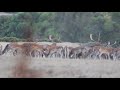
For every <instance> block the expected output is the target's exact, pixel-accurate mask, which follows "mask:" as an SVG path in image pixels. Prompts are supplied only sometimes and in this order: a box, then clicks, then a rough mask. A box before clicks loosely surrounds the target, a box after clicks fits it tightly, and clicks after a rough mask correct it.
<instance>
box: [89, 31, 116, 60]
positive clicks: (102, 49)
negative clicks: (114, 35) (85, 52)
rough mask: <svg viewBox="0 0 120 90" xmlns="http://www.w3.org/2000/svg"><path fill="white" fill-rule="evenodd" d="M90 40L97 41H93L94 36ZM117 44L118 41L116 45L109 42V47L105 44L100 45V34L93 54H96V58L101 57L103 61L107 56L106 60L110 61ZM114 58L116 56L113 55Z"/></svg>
mask: <svg viewBox="0 0 120 90" xmlns="http://www.w3.org/2000/svg"><path fill="white" fill-rule="evenodd" d="M90 39H91V40H92V41H95V40H94V39H93V35H92V34H90ZM95 42H96V41H95ZM116 43H117V42H116V41H115V43H114V44H111V43H110V42H108V45H107V46H105V45H104V44H101V43H100V33H99V36H98V41H97V45H95V46H93V52H94V54H95V53H96V56H99V58H100V59H101V57H102V55H105V58H106V59H110V56H111V54H112V53H113V50H114V48H113V47H112V46H113V45H115V44H116ZM113 57H114V55H113Z"/></svg>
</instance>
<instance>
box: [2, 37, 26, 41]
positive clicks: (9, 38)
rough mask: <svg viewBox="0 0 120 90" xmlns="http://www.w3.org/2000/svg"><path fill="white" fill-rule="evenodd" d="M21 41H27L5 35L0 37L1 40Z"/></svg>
mask: <svg viewBox="0 0 120 90" xmlns="http://www.w3.org/2000/svg"><path fill="white" fill-rule="evenodd" d="M19 41H25V40H24V39H19V38H16V37H3V38H0V42H19Z"/></svg>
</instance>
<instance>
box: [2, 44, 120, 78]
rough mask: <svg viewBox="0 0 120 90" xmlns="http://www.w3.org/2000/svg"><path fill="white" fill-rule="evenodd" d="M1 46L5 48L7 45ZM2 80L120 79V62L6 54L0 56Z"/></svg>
mask: <svg viewBox="0 0 120 90" xmlns="http://www.w3.org/2000/svg"><path fill="white" fill-rule="evenodd" d="M20 43H21V42H20ZM46 43H47V42H46ZM1 44H2V46H3V48H4V47H5V45H6V44H7V43H4V42H2V43H1ZM62 44H65V45H66V43H62ZM71 45H72V44H71ZM0 78H120V61H112V60H82V59H81V60H74V59H73V60H70V59H55V58H54V59H45V58H30V57H24V56H18V57H13V56H11V55H8V54H5V55H3V56H0Z"/></svg>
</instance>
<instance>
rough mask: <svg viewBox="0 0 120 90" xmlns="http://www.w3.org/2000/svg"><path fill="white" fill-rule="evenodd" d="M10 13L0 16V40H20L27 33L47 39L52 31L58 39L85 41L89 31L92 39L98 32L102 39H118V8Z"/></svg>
mask: <svg viewBox="0 0 120 90" xmlns="http://www.w3.org/2000/svg"><path fill="white" fill-rule="evenodd" d="M10 13H15V15H13V16H0V38H1V39H0V40H1V41H4V40H5V41H14V40H16V41H17V40H18V41H19V40H20V41H21V40H23V41H24V40H25V39H27V38H30V37H33V38H34V39H38V40H39V41H41V40H42V41H43V40H44V41H49V40H48V39H47V37H48V36H49V35H53V36H54V37H56V38H59V37H60V38H61V39H62V41H70V42H89V41H90V38H89V34H90V33H91V34H94V39H95V40H97V37H98V33H101V40H102V41H103V42H108V41H112V42H113V41H115V40H116V41H118V42H120V39H119V36H120V12H10ZM2 37H4V38H2ZM8 37H9V38H8ZM10 37H12V38H10ZM13 37H14V38H13ZM16 38H17V39H16ZM18 38H19V39H18ZM9 39H10V40H9Z"/></svg>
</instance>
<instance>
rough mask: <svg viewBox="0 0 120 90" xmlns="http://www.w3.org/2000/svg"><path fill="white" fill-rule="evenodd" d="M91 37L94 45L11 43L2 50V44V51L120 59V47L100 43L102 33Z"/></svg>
mask: <svg viewBox="0 0 120 90" xmlns="http://www.w3.org/2000/svg"><path fill="white" fill-rule="evenodd" d="M90 39H91V40H92V41H94V42H95V43H93V44H92V45H84V44H79V46H78V47H72V46H67V45H66V46H59V45H57V43H52V44H51V45H48V44H44V45H40V44H37V43H31V42H28V43H23V44H18V43H15V42H14V43H9V44H7V45H6V46H5V48H4V49H3V50H2V45H0V48H1V49H0V50H1V53H0V55H4V54H6V53H9V52H12V54H13V55H14V56H16V55H20V54H22V55H26V56H31V57H41V58H44V57H45V58H69V59H81V58H85V59H86V58H89V59H100V60H101V59H107V60H109V59H110V60H119V59H120V48H114V47H112V45H115V44H116V42H115V43H114V44H112V45H111V43H110V42H108V44H107V45H105V44H102V43H100V34H99V38H98V41H95V40H94V39H93V35H92V34H90Z"/></svg>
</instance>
